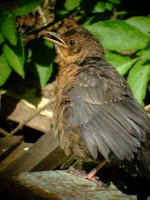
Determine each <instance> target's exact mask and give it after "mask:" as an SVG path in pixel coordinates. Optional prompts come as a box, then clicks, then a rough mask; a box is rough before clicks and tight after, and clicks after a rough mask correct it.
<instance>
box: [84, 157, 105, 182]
mask: <svg viewBox="0 0 150 200" xmlns="http://www.w3.org/2000/svg"><path fill="white" fill-rule="evenodd" d="M106 163H107V160H103V161H102V162H100V163H99V164H98V165H97V167H95V168H94V169H92V170H91V171H90V172H89V173H88V174H87V175H86V178H87V179H88V180H91V181H92V180H93V179H95V178H94V177H95V174H96V173H97V172H98V171H99V170H100V169H101V168H102V167H103V166H104V165H105V164H106Z"/></svg>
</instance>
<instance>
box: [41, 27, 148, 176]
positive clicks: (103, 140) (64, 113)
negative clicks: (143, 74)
mask: <svg viewBox="0 0 150 200" xmlns="http://www.w3.org/2000/svg"><path fill="white" fill-rule="evenodd" d="M44 38H45V39H47V40H49V41H51V42H53V43H54V44H55V48H56V55H57V56H56V62H57V63H58V66H59V72H58V89H57V92H56V94H55V95H56V101H55V103H54V118H53V131H54V132H55V133H56V134H58V135H59V139H60V144H61V147H62V149H63V150H64V152H65V153H66V154H67V155H69V154H71V153H73V154H74V155H75V156H76V157H77V158H83V159H86V158H89V157H90V158H91V159H92V160H98V157H99V155H102V156H103V159H104V161H103V162H102V163H100V164H99V166H98V167H97V168H96V169H95V170H94V174H93V173H92V176H88V177H89V179H91V178H92V177H93V175H95V173H97V171H98V170H99V169H100V168H101V167H102V166H103V165H105V164H106V163H107V162H108V163H111V162H114V161H117V162H118V163H121V165H122V166H123V167H124V168H125V169H126V171H127V172H128V173H129V174H130V175H133V176H140V177H142V178H146V179H150V118H149V117H148V115H147V113H146V111H145V109H144V107H143V106H141V105H140V104H139V103H138V102H137V100H136V99H135V97H134V96H133V94H132V91H131V89H130V88H129V85H128V83H127V80H126V79H125V78H124V77H123V76H121V75H120V74H119V73H118V71H117V70H116V69H115V68H114V67H113V66H111V64H110V63H108V61H107V60H106V58H105V53H104V48H103V46H102V44H101V42H100V41H99V39H97V38H96V37H95V36H94V35H93V34H91V33H90V32H89V31H88V30H87V29H85V28H76V29H71V30H68V31H67V32H65V33H63V34H59V33H56V32H52V31H47V32H46V33H45V35H44Z"/></svg>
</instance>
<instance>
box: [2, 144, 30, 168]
mask: <svg viewBox="0 0 150 200" xmlns="http://www.w3.org/2000/svg"><path fill="white" fill-rule="evenodd" d="M32 145H33V144H32V143H25V142H22V143H21V144H20V145H19V146H17V148H15V149H14V150H13V151H11V153H10V154H9V155H8V156H7V157H6V158H5V159H3V160H2V162H1V163H0V171H3V170H4V169H6V168H7V167H8V166H9V165H11V163H13V162H14V161H15V160H17V159H18V158H19V157H20V156H22V155H23V154H24V153H26V151H28V150H29V149H30V148H31V146H32Z"/></svg>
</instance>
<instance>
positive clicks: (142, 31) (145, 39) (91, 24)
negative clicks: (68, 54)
mask: <svg viewBox="0 0 150 200" xmlns="http://www.w3.org/2000/svg"><path fill="white" fill-rule="evenodd" d="M14 2H15V3H14V5H15V6H14V7H15V9H14V8H13V9H12V7H11V8H10V7H9V6H8V5H6V4H4V3H1V4H0V85H1V86H2V85H3V84H4V83H6V81H7V79H8V77H9V76H10V74H11V73H12V71H14V72H15V73H17V74H18V75H19V76H21V77H22V78H25V77H26V76H27V73H29V74H30V75H32V76H34V77H35V79H36V80H37V81H38V82H39V84H40V86H41V87H44V86H45V85H46V84H47V82H48V80H49V78H50V76H51V74H52V69H53V58H54V54H53V52H54V51H53V46H52V44H49V43H47V42H46V41H44V40H43V39H38V38H35V39H34V40H30V41H29V42H28V44H27V43H25V42H24V40H25V38H27V37H28V35H29V34H30V32H32V31H31V30H30V29H31V28H30V29H29V30H26V31H24V32H23V33H20V32H19V31H18V27H17V25H16V21H17V20H18V18H19V17H22V16H28V15H33V16H34V17H36V15H35V9H36V8H37V7H40V10H41V9H42V12H43V13H44V14H45V13H46V12H47V11H45V10H44V9H45V8H44V5H45V2H46V1H44V2H43V1H42V0H30V1H29V0H17V1H14ZM145 2H146V1H145V0H144V1H143V2H141V4H140V6H139V7H136V6H135V2H134V0H131V1H127V2H126V3H125V1H123V0H108V1H106V0H102V1H95V0H93V1H88V0H76V1H73V0H62V1H58V0H55V1H54V0H53V1H52V0H51V1H50V0H49V4H48V5H47V7H48V6H49V7H48V9H47V10H51V12H52V13H53V14H54V19H53V20H52V21H50V23H49V22H47V27H49V28H51V29H53V27H55V26H54V25H57V23H58V22H63V21H64V20H66V19H72V20H73V21H74V22H75V24H77V25H80V26H83V27H85V28H87V29H88V30H89V31H91V32H92V33H93V34H95V35H96V37H97V38H98V39H99V40H100V41H101V42H102V44H103V46H104V48H105V52H106V58H107V60H108V61H109V62H110V63H111V64H112V65H113V66H114V67H115V68H116V69H117V70H118V71H119V72H120V73H121V74H122V75H124V76H126V77H127V80H128V83H129V86H130V87H131V89H132V91H133V93H134V95H135V97H136V98H137V100H138V101H139V102H140V103H141V104H144V100H145V97H146V93H147V91H148V83H149V80H150V17H148V14H149V13H148V11H147V10H146V9H143V7H142V4H143V5H144V6H145V4H146V3H145ZM136 5H138V3H137V4H136ZM146 5H147V4H146ZM147 7H149V5H147ZM135 11H136V14H135ZM40 12H41V11H40ZM49 12H50V11H49ZM46 16H47V15H46V14H45V19H46V20H48V17H46ZM44 25H45V22H43V25H41V27H40V30H41V28H42V26H43V29H44V28H45V27H44ZM62 26H65V25H62ZM32 28H33V27H32ZM34 30H35V29H34V28H33V31H34Z"/></svg>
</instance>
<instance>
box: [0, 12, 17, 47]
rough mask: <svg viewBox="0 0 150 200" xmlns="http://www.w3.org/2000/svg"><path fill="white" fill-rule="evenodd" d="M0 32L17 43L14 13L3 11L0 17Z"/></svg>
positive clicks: (13, 42)
mask: <svg viewBox="0 0 150 200" xmlns="http://www.w3.org/2000/svg"><path fill="white" fill-rule="evenodd" d="M0 32H1V33H2V35H3V36H4V37H5V38H6V39H7V40H8V41H9V42H10V43H11V44H12V45H16V44H17V39H18V37H17V31H16V18H15V15H14V13H12V12H10V11H5V12H4V13H2V16H1V17H0Z"/></svg>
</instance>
